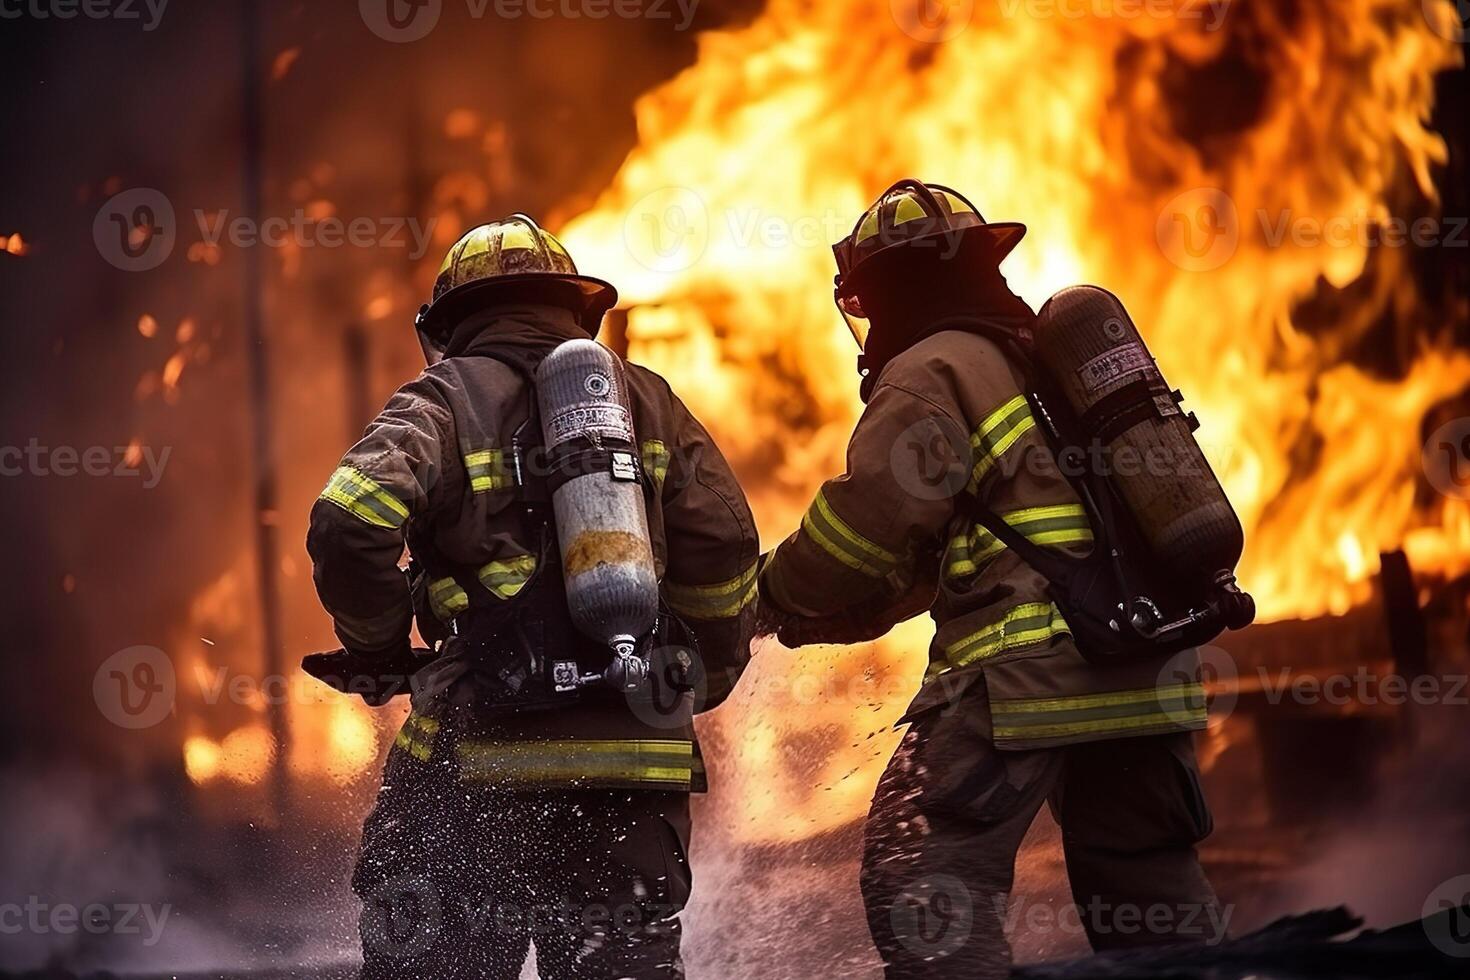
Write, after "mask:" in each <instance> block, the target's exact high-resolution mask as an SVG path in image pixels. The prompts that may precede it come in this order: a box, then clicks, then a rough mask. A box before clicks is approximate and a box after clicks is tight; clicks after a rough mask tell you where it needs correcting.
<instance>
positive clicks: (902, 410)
mask: <svg viewBox="0 0 1470 980" xmlns="http://www.w3.org/2000/svg"><path fill="white" fill-rule="evenodd" d="M956 415H957V411H956V409H955V408H954V407H953V406H946V405H944V404H941V403H940V401H939V400H937V399H936V398H934V397H932V396H930V395H926V394H923V393H922V392H921V391H920V388H919V386H918V385H906V384H904V383H903V381H902V380H901V379H900V380H895V381H891V382H890V381H886V380H885V381H884V382H883V383H881V384H880V385H879V386H878V388H877V390H876V391H875V392H874V394H873V397H872V399H871V400H870V402H869V403H868V407H867V410H866V411H864V413H863V415H862V418H860V419H859V420H858V424H857V427H856V429H855V430H854V431H853V435H852V440H851V442H850V443H849V444H848V448H847V472H846V473H844V474H843V475H842V476H839V477H837V478H835V479H832V480H828V481H827V482H826V483H825V484H823V485H822V488H821V489H820V490H818V491H817V495H816V499H815V500H813V501H812V504H811V506H810V507H809V508H808V509H807V512H806V515H805V516H804V517H803V518H802V522H801V527H800V528H798V529H797V531H796V532H795V533H793V534H792V535H791V536H790V537H789V538H787V539H786V540H785V541H783V542H782V543H781V544H780V545H779V546H778V547H777V548H776V550H775V551H774V552H773V553H772V554H771V555H770V556H769V558H768V560H767V561H766V563H765V565H764V567H763V569H762V572H761V591H762V594H763V595H762V601H763V602H769V603H771V604H772V605H773V606H774V607H775V608H776V610H777V611H778V613H780V614H784V616H786V617H792V616H794V617H800V618H802V619H804V620H809V621H810V622H809V623H808V624H807V626H806V627H804V628H802V629H801V630H799V631H798V632H797V635H799V636H801V637H802V639H803V640H804V641H805V642H853V641H854V640H855V639H868V638H873V637H876V636H881V635H882V634H883V633H885V632H887V630H888V629H889V628H890V627H892V626H893V625H894V624H896V623H898V622H901V621H903V620H904V619H908V618H910V617H912V616H915V615H917V614H919V613H921V612H924V611H926V610H927V609H929V607H930V605H931V604H932V602H933V599H934V594H935V588H936V581H937V573H938V561H939V553H940V552H941V551H942V547H943V541H944V532H945V530H946V528H947V526H948V525H949V523H950V520H951V519H952V518H953V516H954V510H955V497H956V495H957V493H958V492H959V491H960V490H962V488H963V486H964V482H965V479H966V475H967V474H968V461H969V458H970V457H969V446H968V437H967V434H966V433H965V430H964V427H963V426H962V425H961V424H960V423H959V422H958V421H957V420H956ZM824 623H825V625H824ZM782 635H783V638H784V637H785V636H786V635H787V634H786V632H785V631H784V630H783V634H782Z"/></svg>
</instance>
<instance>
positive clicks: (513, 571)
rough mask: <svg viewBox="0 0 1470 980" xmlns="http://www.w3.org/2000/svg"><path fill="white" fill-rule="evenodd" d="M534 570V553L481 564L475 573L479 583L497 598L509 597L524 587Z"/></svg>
mask: <svg viewBox="0 0 1470 980" xmlns="http://www.w3.org/2000/svg"><path fill="white" fill-rule="evenodd" d="M535 571H536V556H535V555H516V556H515V557H513V558H505V559H501V560H498V561H492V562H490V563H489V564H486V565H482V566H481V567H480V571H479V572H478V573H477V574H478V576H479V579H480V584H481V585H483V586H484V587H485V588H487V589H489V590H490V592H491V593H493V594H494V595H495V596H496V597H497V598H500V599H509V598H512V597H513V596H515V595H516V594H517V593H518V592H520V591H521V589H523V588H525V587H526V583H527V582H529V581H530V580H531V576H532V574H534V573H535Z"/></svg>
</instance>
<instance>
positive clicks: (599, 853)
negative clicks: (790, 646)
mask: <svg viewBox="0 0 1470 980" xmlns="http://www.w3.org/2000/svg"><path fill="white" fill-rule="evenodd" d="M615 300H616V293H615V292H614V290H613V288H612V287H611V286H610V285H608V284H607V283H605V282H601V281H599V280H596V279H592V278H590V277H587V276H582V275H579V274H578V273H577V269H576V267H575V265H573V263H572V259H571V257H570V256H569V255H568V254H567V252H566V250H565V249H564V248H563V247H562V245H561V243H560V242H558V241H557V240H556V239H555V238H554V237H553V236H552V235H550V234H548V233H547V232H546V231H544V230H542V229H541V228H539V227H538V226H537V225H536V223H535V222H534V221H532V220H531V219H530V218H527V217H525V216H524V215H514V216H512V217H509V218H506V219H504V220H501V221H497V222H494V223H492V224H488V225H483V226H481V227H478V228H475V229H474V230H472V231H470V232H469V233H468V234H466V235H465V236H464V237H463V238H462V239H461V240H460V241H459V242H458V243H457V244H455V245H454V246H453V248H451V249H450V251H449V254H448V256H447V257H446V258H445V260H444V264H443V266H442V268H441V269H440V272H439V275H438V279H437V281H436V282H435V284H434V292H433V302H432V304H430V305H429V306H427V307H425V309H424V310H423V311H422V312H421V313H420V316H419V321H418V329H419V333H420V340H421V341H422V342H423V344H424V346H425V350H426V353H427V354H428V355H429V360H430V362H431V363H430V365H429V367H428V368H427V370H425V371H424V372H423V373H422V374H420V375H419V376H418V377H417V378H415V379H414V380H412V381H410V382H408V383H407V384H405V385H403V386H402V387H401V388H400V389H399V390H398V391H397V393H396V394H394V395H393V397H392V398H391V399H390V400H389V401H388V404H387V406H386V407H385V408H384V409H383V411H382V412H381V413H380V414H379V415H378V417H377V418H376V419H375V420H374V421H373V422H372V423H371V424H370V425H369V426H368V428H367V431H366V433H365V434H364V435H363V437H362V439H361V440H360V441H359V442H358V443H357V445H355V446H353V447H352V449H350V450H349V451H348V452H347V454H346V456H344V457H343V459H342V461H341V464H340V466H339V467H338V468H337V470H336V472H335V473H333V474H332V475H331V478H330V480H329V481H328V483H327V486H326V489H325V490H324V491H323V492H322V494H321V497H320V499H319V500H318V501H317V503H316V505H315V507H314V508H313V509H312V513H311V529H310V533H309V536H308V539H307V547H308V550H309V551H310V553H311V556H312V559H313V561H314V563H315V569H314V575H315V581H316V586H317V590H318V593H319V595H320V597H321V600H322V603H323V605H324V606H325V607H326V609H327V610H328V612H329V613H330V614H331V616H332V619H333V623H334V626H335V629H336V633H337V636H338V638H339V639H340V640H341V642H342V644H343V649H342V650H341V651H339V652H337V653H335V654H322V655H316V656H314V657H309V658H307V663H306V665H305V666H306V668H307V670H308V671H309V672H311V673H313V674H315V675H316V676H318V677H321V678H322V679H324V680H327V681H329V682H330V683H332V684H333V685H334V686H336V687H338V688H339V689H342V690H346V691H349V692H354V693H360V694H362V695H363V696H364V697H365V698H366V699H368V700H369V701H370V702H371V703H381V702H382V701H384V700H386V699H387V698H389V697H390V696H392V695H393V694H394V693H398V692H408V691H411V692H412V696H411V704H412V710H411V713H410V714H409V715H408V717H407V720H406V721H405V723H404V724H403V727H402V729H401V730H400V731H399V732H398V735H397V738H396V739H395V741H394V745H393V747H392V749H391V750H390V754H389V757H388V761H387V767H386V769H385V771H384V775H383V786H382V790H381V792H380V794H379V796H378V800H377V804H376V806H375V807H374V809H373V811H372V813H371V815H370V816H369V817H368V819H367V824H366V826H365V828H364V831H363V839H362V845H361V851H360V854H359V859H358V863H357V867H356V870H355V873H354V876H353V887H354V890H355V891H356V892H357V893H358V895H359V896H360V897H361V899H362V901H363V913H362V921H361V933H362V947H363V956H364V961H365V962H364V967H363V976H364V977H367V978H387V977H395V978H397V977H414V978H426V980H449V978H459V977H462V978H476V980H481V978H484V980H492V978H496V977H505V978H515V977H519V976H520V975H521V968H522V964H523V962H524V960H525V959H526V957H527V954H528V951H529V949H530V947H531V945H532V944H533V943H534V945H535V950H536V959H537V963H538V966H539V969H540V972H541V976H543V977H598V978H615V977H674V976H682V975H683V974H682V968H681V966H680V960H679V921H678V918H677V915H678V913H679V911H680V910H681V909H682V907H683V905H684V902H685V900H686V898H687V897H688V893H689V886H690V872H689V865H688V862H687V859H686V852H685V847H686V843H687V839H688V830H689V802H688V795H689V793H691V792H695V791H700V790H701V789H702V788H703V783H704V772H703V767H702V762H701V758H700V753H699V748H698V746H697V745H696V744H695V740H694V735H693V728H692V714H693V712H694V711H696V710H702V709H704V708H709V707H714V706H715V705H717V704H719V703H720V701H721V700H722V699H723V698H724V697H725V696H726V695H727V694H728V693H729V690H730V688H731V686H732V685H733V684H734V682H735V680H736V679H737V678H738V676H739V673H740V670H741V669H742V667H743V665H744V664H745V662H746V659H747V657H748V646H749V639H750V631H751V628H752V627H753V618H754V603H753V599H754V596H755V563H756V559H757V555H758V544H757V539H756V532H755V528H754V525H753V523H752V520H751V515H750V511H749V509H748V507H747V505H746V502H745V498H744V496H743V494H742V493H741V490H740V488H739V486H738V485H737V484H736V482H735V479H734V477H733V476H732V474H731V472H730V469H729V467H728V465H727V464H726V462H725V460H724V458H723V457H722V456H721V455H720V452H719V450H718V449H717V448H716V447H715V445H714V443H713V442H712V441H711V439H710V437H709V435H708V434H707V433H706V432H705V430H704V428H703V427H702V426H701V425H700V424H699V422H698V421H696V420H695V418H694V417H693V416H692V415H691V414H690V413H689V411H688V410H687V409H686V408H685V407H684V405H683V404H682V403H681V402H680V400H679V398H678V397H677V396H676V395H675V394H674V393H673V392H672V391H671V390H670V388H669V386H668V384H667V383H665V382H664V380H663V379H662V378H660V377H659V376H657V375H656V374H654V373H653V372H651V371H648V370H645V369H642V368H639V367H637V366H636V365H632V364H622V365H621V367H619V368H618V370H617V372H616V374H617V375H618V377H621V378H625V379H626V391H627V400H628V402H629V403H630V408H631V416H632V420H633V423H634V427H635V431H636V438H637V440H638V444H637V449H638V450H639V451H641V452H639V453H638V454H637V455H641V459H638V458H636V456H634V454H629V455H630V456H632V457H633V458H632V459H631V460H629V461H627V462H628V465H627V466H625V467H624V468H625V469H626V471H627V475H628V477H629V478H630V479H632V478H634V477H636V478H637V481H638V482H639V483H641V484H642V493H643V495H644V500H645V502H646V511H647V528H648V538H649V542H650V544H651V551H652V554H653V557H654V566H655V568H656V572H657V578H658V592H659V598H658V602H659V607H660V614H659V616H658V626H657V627H656V628H655V634H654V635H653V636H651V637H649V638H648V639H647V640H646V641H645V643H644V650H645V652H647V654H648V657H649V662H650V663H651V668H652V669H651V671H650V674H651V676H650V677H648V678H647V680H646V681H645V682H644V684H643V686H642V687H639V688H638V689H637V690H636V691H631V690H616V689H600V690H599V689H592V688H587V689H585V690H584V689H578V690H577V691H576V692H575V695H574V696H573V695H568V694H566V693H565V692H564V691H563V690H562V685H560V684H559V683H558V684H555V685H554V684H552V683H550V682H549V681H548V680H547V678H546V677H545V676H543V675H544V670H545V665H546V664H547V663H548V662H552V661H560V662H562V663H571V664H573V666H574V667H575V662H577V661H580V662H581V663H582V664H583V665H584V666H585V664H586V663H588V662H589V658H592V659H595V658H596V656H597V655H598V650H597V649H590V648H589V647H588V643H589V641H588V640H587V638H586V637H583V636H580V635H579V634H578V633H577V631H576V629H575V628H574V626H573V624H572V623H571V621H570V619H569V616H568V599H567V596H568V593H567V592H566V591H565V588H566V587H565V586H564V584H563V580H562V571H561V569H560V568H559V567H558V565H559V564H560V562H561V559H560V557H559V555H558V551H557V545H556V534H555V530H554V528H553V527H552V524H553V515H554V511H553V510H552V509H551V508H549V507H548V505H547V500H548V496H549V495H550V494H551V493H553V492H554V487H555V484H554V481H553V477H554V474H550V475H548V473H547V472H546V467H545V466H541V467H538V465H537V460H538V459H540V458H543V457H541V456H538V453H537V452H536V450H537V448H538V447H539V446H540V442H541V430H540V428H539V420H538V419H537V418H535V417H533V416H535V415H536V414H537V402H536V398H535V397H534V388H535V384H534V382H535V379H536V376H535V371H536V368H537V366H538V365H539V364H540V363H541V362H542V360H543V359H544V358H545V357H546V356H547V355H548V354H549V352H551V351H553V349H555V348H557V347H558V346H560V345H562V344H563V343H564V342H566V341H569V340H575V339H577V338H582V339H583V340H585V339H586V338H590V337H593V336H595V335H596V333H597V331H598V328H599V325H600V323H601V320H602V316H603V314H604V313H605V312H606V311H607V310H608V309H609V308H610V307H611V306H612V305H613V303H614V302H615ZM599 356H604V355H599ZM607 356H610V355H607ZM600 390H601V391H604V392H605V391H606V390H608V385H607V379H606V378H603V379H602V387H601V389H600ZM405 544H406V545H407V548H408V551H409V554H410V555H411V556H412V561H411V563H410V565H409V567H408V568H407V569H400V567H399V560H400V556H401V555H402V553H403V550H404V546H405ZM415 616H417V621H418V626H419V631H420V633H421V634H422V635H423V636H424V637H425V638H426V639H427V640H429V641H430V642H431V643H432V644H433V645H434V650H432V651H414V650H411V649H410V638H409V637H410V626H411V623H412V622H413V621H414V619H415ZM602 652H603V654H604V655H605V650H603V651H602ZM538 672H539V673H538ZM410 677H411V683H406V682H407V681H408V680H409V678H410Z"/></svg>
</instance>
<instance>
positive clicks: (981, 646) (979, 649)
mask: <svg viewBox="0 0 1470 980" xmlns="http://www.w3.org/2000/svg"><path fill="white" fill-rule="evenodd" d="M1070 632H1071V630H1069V629H1068V628H1067V621H1066V620H1065V619H1063V618H1062V613H1061V610H1059V609H1058V608H1057V607H1056V606H1055V605H1054V604H1052V603H1050V602H1026V603H1022V604H1021V605H1019V606H1015V607H1013V608H1012V609H1010V610H1008V611H1007V612H1006V614H1005V615H1004V616H1002V617H1001V619H1000V620H999V621H998V622H994V623H991V624H990V625H988V626H986V627H984V628H983V629H980V630H977V631H976V632H974V633H971V634H970V635H969V636H967V637H965V638H964V639H962V640H959V641H957V642H955V643H951V644H950V645H949V646H947V647H945V648H944V656H945V659H946V660H948V661H949V663H950V665H951V666H954V667H964V666H967V665H969V664H972V663H975V662H976V661H979V660H986V659H988V658H990V657H994V656H996V655H997V654H1000V653H1007V652H1009V651H1011V650H1019V649H1021V648H1023V647H1028V646H1034V645H1035V644H1038V643H1043V642H1045V641H1047V640H1050V639H1051V638H1052V637H1055V636H1059V635H1061V634H1063V633H1070Z"/></svg>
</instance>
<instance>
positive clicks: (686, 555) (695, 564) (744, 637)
mask: <svg viewBox="0 0 1470 980" xmlns="http://www.w3.org/2000/svg"><path fill="white" fill-rule="evenodd" d="M673 411H674V420H675V432H676V436H675V446H674V447H673V449H672V450H671V452H670V453H669V457H668V459H667V463H666V465H667V467H668V470H667V472H666V473H665V474H664V475H663V493H662V502H663V518H664V530H665V535H666V538H667V545H668V560H667V567H666V568H665V571H664V581H663V593H664V598H665V600H666V601H667V602H668V604H669V606H670V608H672V609H673V610H674V611H675V612H676V613H678V614H679V616H680V617H681V618H682V619H684V620H685V621H686V622H687V623H688V624H689V626H690V628H691V629H692V630H693V631H694V634H695V637H696V639H697V640H698V641H699V655H700V658H701V660H702V661H703V668H704V674H705V680H706V683H707V685H708V687H707V690H706V696H705V700H704V703H703V704H702V705H701V706H700V710H709V709H711V708H714V707H717V706H718V705H719V704H720V703H721V702H723V701H724V700H725V698H727V697H728V696H729V694H730V692H731V691H732V690H733V689H734V687H735V684H736V682H737V681H739V679H740V675H741V673H742V672H743V671H744V670H745V666H746V664H747V663H749V661H750V641H751V637H752V635H753V633H754V629H755V615H754V613H755V607H754V601H755V596H756V581H755V576H756V564H757V562H758V560H759V558H760V540H759V538H758V536H757V532H756V528H755V520H754V519H753V518H752V517H751V513H750V507H749V505H748V504H747V503H746V500H745V493H744V491H742V490H741V489H740V484H739V483H738V482H736V480H735V474H734V473H733V472H732V471H731V469H730V464H729V463H727V462H726V461H725V457H724V456H723V455H722V454H721V453H720V450H719V447H717V446H716V445H715V443H714V440H713V439H711V438H710V435H709V433H708V432H706V431H705V428H704V426H702V425H700V423H699V421H698V420H697V419H695V418H694V416H693V415H691V414H690V412H689V410H688V409H687V408H685V407H684V405H683V404H682V403H681V402H680V401H679V399H678V398H677V396H673Z"/></svg>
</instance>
